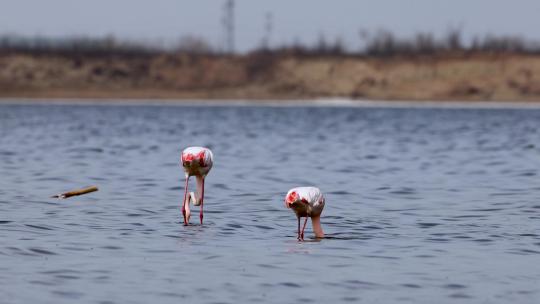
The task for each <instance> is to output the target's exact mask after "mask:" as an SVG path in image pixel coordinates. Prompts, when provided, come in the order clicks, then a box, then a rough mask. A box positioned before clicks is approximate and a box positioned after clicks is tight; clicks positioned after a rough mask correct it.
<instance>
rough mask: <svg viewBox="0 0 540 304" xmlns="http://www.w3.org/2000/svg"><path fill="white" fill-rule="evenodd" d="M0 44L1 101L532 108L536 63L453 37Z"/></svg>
mask: <svg viewBox="0 0 540 304" xmlns="http://www.w3.org/2000/svg"><path fill="white" fill-rule="evenodd" d="M1 42H2V41H0V44H1V45H0V96H1V97H97V98H246V99H288V98H294V99H300V98H315V97H351V98H362V99H389V100H394V99H405V100H506V101H512V100H540V55H539V54H538V52H537V50H536V48H533V47H531V46H530V45H527V44H525V43H523V42H521V40H516V39H513V38H512V39H510V38H507V39H502V38H492V39H491V40H487V39H486V40H485V41H481V42H477V43H476V44H473V45H472V46H470V47H468V48H464V47H462V46H461V42H460V40H459V37H457V38H456V37H451V36H449V37H448V38H447V39H446V40H444V41H436V40H434V39H433V38H429V36H425V35H424V36H419V37H417V38H416V40H411V41H409V40H404V41H399V40H396V39H394V38H393V37H392V36H391V35H390V36H384V35H378V36H377V38H376V39H373V40H371V42H370V43H368V47H366V49H365V50H364V51H363V52H361V53H357V54H351V53H345V52H344V51H343V50H342V48H341V47H340V45H338V44H332V45H328V44H324V43H319V45H318V46H316V47H313V48H305V47H288V48H282V49H279V50H272V51H269V50H258V51H254V52H252V53H250V54H247V55H241V56H240V55H226V54H219V53H216V52H212V51H211V50H210V48H208V47H207V46H206V45H204V44H203V43H201V42H200V41H191V42H190V43H192V45H191V48H188V49H182V50H168V51H164V50H156V49H151V48H147V47H143V46H138V45H120V44H118V43H115V42H114V41H112V42H111V41H90V42H86V44H83V43H81V42H80V41H79V42H78V43H74V42H73V41H71V40H70V41H69V44H68V43H64V44H61V43H60V44H59V43H50V42H47V41H45V42H42V44H39V43H35V42H34V44H28V43H26V44H21V43H18V44H17V43H14V42H13V41H11V42H9V41H8V42H9V43H7V42H6V41H5V40H4V41H3V44H2V43H1ZM85 45H86V46H85ZM195 47H197V49H196V51H194V48H195Z"/></svg>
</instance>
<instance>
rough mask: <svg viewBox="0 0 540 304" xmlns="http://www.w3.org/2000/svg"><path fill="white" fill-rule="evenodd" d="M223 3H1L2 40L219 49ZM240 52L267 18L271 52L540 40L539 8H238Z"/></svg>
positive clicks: (501, 1)
mask: <svg viewBox="0 0 540 304" xmlns="http://www.w3.org/2000/svg"><path fill="white" fill-rule="evenodd" d="M224 2H225V0H191V1H188V0H185V1H182V0H84V1H83V0H0V34H23V35H43V36H55V37H58V36H66V35H70V36H73V35H86V36H104V35H108V34H112V35H114V36H117V37H119V38H127V39H141V40H149V41H156V42H157V41H164V42H169V43H170V42H174V41H177V39H178V38H179V37H181V36H183V35H187V34H192V35H195V36H201V37H203V38H205V39H207V40H208V41H209V42H210V43H211V44H212V45H214V46H217V47H221V46H223V42H224V31H223V29H222V15H223V4H224ZM235 3H236V10H235V12H236V46H237V49H239V50H246V49H249V48H252V47H256V46H258V45H260V43H261V40H262V36H263V33H264V26H265V25H264V24H265V19H266V18H265V15H266V13H267V12H270V13H271V14H272V16H273V32H272V35H271V45H274V46H275V45H279V44H283V43H290V42H292V41H294V40H299V41H301V42H304V43H314V42H315V41H316V40H317V38H318V37H319V35H320V34H321V33H322V34H324V36H326V37H328V38H334V37H336V36H340V37H342V38H343V40H344V41H345V42H346V43H347V44H348V45H349V46H350V47H351V48H358V47H359V45H360V38H359V31H360V29H368V30H376V29H381V28H383V29H388V30H391V31H393V32H394V33H396V34H397V35H399V36H407V35H412V34H413V33H416V32H418V31H429V32H433V33H435V34H438V35H442V34H444V33H445V32H446V31H447V30H448V29H449V28H451V27H454V28H456V27H459V28H461V29H462V30H463V32H464V33H465V36H466V37H470V36H472V35H485V34H488V33H493V34H505V35H506V34H508V35H521V36H523V37H526V38H530V39H535V40H540V0H514V1H510V0H333V1H331V0H326V1H323V0H265V1H263V0H236V2H235Z"/></svg>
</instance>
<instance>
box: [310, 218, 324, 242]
mask: <svg viewBox="0 0 540 304" xmlns="http://www.w3.org/2000/svg"><path fill="white" fill-rule="evenodd" d="M311 224H312V226H313V232H314V233H315V237H317V238H323V237H324V232H323V230H322V226H321V216H317V217H312V218H311Z"/></svg>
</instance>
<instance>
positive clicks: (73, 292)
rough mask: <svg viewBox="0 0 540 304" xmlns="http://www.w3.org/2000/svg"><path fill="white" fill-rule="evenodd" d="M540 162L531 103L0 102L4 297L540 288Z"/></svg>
mask: <svg viewBox="0 0 540 304" xmlns="http://www.w3.org/2000/svg"><path fill="white" fill-rule="evenodd" d="M191 145H202V146H207V147H209V148H211V149H212V150H213V152H214V158H215V160H214V167H213V169H212V171H211V172H210V174H209V176H208V178H207V184H206V189H205V190H206V198H205V224H204V225H203V226H200V225H199V224H198V223H197V220H198V216H197V209H196V208H195V209H193V210H194V212H195V216H193V217H192V220H191V222H192V224H193V225H192V226H188V227H184V226H183V225H182V220H181V213H180V204H181V199H182V195H183V190H184V189H183V171H182V168H181V167H180V166H179V157H180V151H181V150H182V149H183V148H184V147H186V146H191ZM539 167H540V110H530V109H529V110H516V109H514V110H503V109H498V110H471V109H469V110H458V109H391V108H385V109H377V108H331V107H248V106H243V107H208V106H204V107H196V106H166V105H163V106H143V105H138V106H135V105H131V106H119V105H111V106H95V105H46V104H41V105H6V104H4V105H0V295H1V298H0V303H103V304H105V303H292V302H305V303H310V302H315V303H339V302H353V303H357V302H362V303H538V301H539V299H540V228H539V227H540V177H539V175H538V174H539ZM88 185H97V186H98V187H99V188H100V190H99V192H94V193H91V194H87V195H84V196H79V197H73V198H70V199H66V200H56V199H51V198H49V197H50V196H51V195H53V194H57V193H60V192H63V191H68V190H72V189H77V188H80V187H84V186H88ZM303 185H315V186H318V187H319V188H321V190H322V191H323V192H324V193H325V196H326V207H325V210H324V212H323V218H322V224H323V228H324V230H325V232H326V234H327V236H328V238H326V239H323V240H321V241H316V240H315V239H313V234H312V232H311V228H310V227H309V226H308V230H307V233H306V242H298V241H297V240H296V219H295V216H294V214H293V213H292V212H291V211H290V210H287V209H285V208H284V206H283V198H284V195H285V193H286V192H287V190H289V189H290V188H292V187H295V186H303Z"/></svg>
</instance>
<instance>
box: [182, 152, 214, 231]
mask: <svg viewBox="0 0 540 304" xmlns="http://www.w3.org/2000/svg"><path fill="white" fill-rule="evenodd" d="M181 162H182V167H183V168H184V171H185V173H186V184H185V189H184V202H183V203H182V214H183V216H184V225H188V224H189V218H190V215H191V211H190V209H189V204H190V202H191V203H193V205H195V206H201V211H200V214H199V217H200V220H201V225H202V223H203V202H204V181H205V178H206V175H208V173H209V172H210V169H212V165H213V163H214V156H213V154H212V151H210V149H208V148H204V147H188V148H186V149H184V151H182V157H181ZM191 176H195V178H196V182H197V194H195V193H194V192H190V193H189V196H188V183H189V178H190V177H191Z"/></svg>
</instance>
